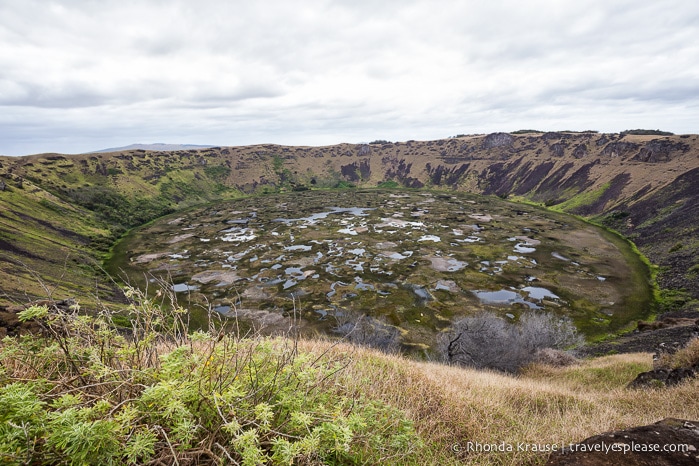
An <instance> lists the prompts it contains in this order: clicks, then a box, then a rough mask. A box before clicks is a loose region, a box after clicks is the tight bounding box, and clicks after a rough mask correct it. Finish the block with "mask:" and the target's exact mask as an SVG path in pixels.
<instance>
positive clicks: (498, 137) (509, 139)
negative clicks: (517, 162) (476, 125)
mask: <svg viewBox="0 0 699 466" xmlns="http://www.w3.org/2000/svg"><path fill="white" fill-rule="evenodd" d="M514 140H515V138H514V136H512V135H511V134H508V133H491V134H489V135H487V136H486V137H485V139H483V149H493V148H496V147H509V146H511V145H512V143H513V142H514Z"/></svg>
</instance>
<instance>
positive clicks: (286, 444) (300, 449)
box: [0, 289, 420, 465]
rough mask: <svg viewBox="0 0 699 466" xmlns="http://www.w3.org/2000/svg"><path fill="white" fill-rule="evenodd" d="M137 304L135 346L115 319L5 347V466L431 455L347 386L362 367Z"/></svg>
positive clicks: (68, 318) (47, 314)
mask: <svg viewBox="0 0 699 466" xmlns="http://www.w3.org/2000/svg"><path fill="white" fill-rule="evenodd" d="M126 294H127V296H129V297H130V298H131V299H132V300H133V302H132V304H131V308H130V314H129V319H130V322H131V329H130V332H129V333H128V335H127V336H124V335H123V331H122V332H118V331H117V330H116V327H115V326H114V324H113V323H112V320H111V316H110V313H108V312H106V311H105V312H102V313H100V314H99V315H98V316H95V317H87V316H80V315H78V314H77V313H75V312H67V311H63V310H61V309H58V308H53V309H48V308H46V307H31V308H29V309H27V310H26V311H24V312H23V313H22V314H21V318H22V319H23V320H34V321H37V322H38V323H39V324H40V325H41V326H42V328H43V332H42V336H40V335H34V336H26V337H22V338H6V339H5V340H3V341H2V344H1V345H0V463H3V464H28V463H31V464H37V465H40V464H57V463H59V464H75V465H78V464H79V465H83V464H105V465H110V464H143V463H147V462H160V463H166V464H172V463H177V462H179V461H183V460H187V461H189V462H195V463H197V464H221V463H227V462H230V463H237V464H244V465H258V464H309V463H314V464H315V463H318V462H322V463H324V464H327V463H329V464H338V463H340V464H359V463H361V464H379V463H381V462H382V459H384V458H388V457H391V458H393V459H396V458H397V459H400V458H403V459H407V458H408V457H409V456H410V454H411V452H412V451H414V448H415V447H416V446H419V445H420V439H419V438H418V436H417V434H416V433H415V431H414V429H413V425H412V424H411V423H410V422H409V421H408V420H407V419H406V417H405V415H404V414H403V413H401V412H398V411H397V410H395V409H392V408H391V407H390V406H388V405H386V404H384V403H381V402H378V401H375V400H369V399H367V398H366V397H364V396H362V395H359V394H356V393H354V392H352V393H350V392H348V391H345V390H344V389H343V388H342V386H341V385H339V384H338V383H337V380H338V379H337V377H338V374H339V373H341V371H342V369H343V368H344V367H346V366H347V365H348V364H349V361H348V360H345V359H343V358H340V359H339V360H338V359H331V358H324V357H317V356H314V355H311V354H308V353H302V352H299V351H298V349H297V345H296V342H295V340H294V339H293V338H281V337H279V338H263V337H261V336H258V335H256V336H253V337H248V338H238V337H236V336H235V334H233V333H225V332H224V331H223V330H221V329H217V327H216V326H213V325H212V326H211V327H210V329H209V331H207V332H201V331H199V332H196V333H193V334H189V333H187V330H186V325H185V319H186V311H184V310H183V309H181V308H179V307H177V306H176V305H173V302H167V301H156V300H153V299H148V298H146V297H145V296H144V295H143V294H142V293H140V292H139V291H137V290H134V289H128V290H127V293H126ZM166 295H167V293H166ZM172 298H173V299H174V297H172ZM160 299H162V298H160Z"/></svg>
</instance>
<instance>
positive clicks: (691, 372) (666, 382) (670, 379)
mask: <svg viewBox="0 0 699 466" xmlns="http://www.w3.org/2000/svg"><path fill="white" fill-rule="evenodd" d="M696 370H699V367H698V368H696ZM696 370H695V369H693V368H684V367H679V368H676V369H672V370H669V369H653V370H652V371H648V372H641V373H640V374H638V376H636V378H635V379H634V380H633V381H632V382H631V383H630V384H629V385H628V386H627V388H663V387H672V386H674V385H677V384H679V383H681V382H684V381H685V380H689V379H691V378H694V377H695V376H696Z"/></svg>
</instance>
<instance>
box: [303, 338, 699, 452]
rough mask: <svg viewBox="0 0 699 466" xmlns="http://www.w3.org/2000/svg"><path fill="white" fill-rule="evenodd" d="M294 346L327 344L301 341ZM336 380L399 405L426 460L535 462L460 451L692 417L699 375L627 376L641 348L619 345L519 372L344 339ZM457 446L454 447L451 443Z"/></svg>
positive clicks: (641, 362)
mask: <svg viewBox="0 0 699 466" xmlns="http://www.w3.org/2000/svg"><path fill="white" fill-rule="evenodd" d="M300 349H301V350H302V351H311V352H323V351H328V343H321V342H318V341H304V342H302V344H300ZM329 351H330V352H337V353H341V354H345V355H351V358H352V360H353V363H352V364H351V365H350V366H348V368H347V369H346V370H345V371H344V372H343V373H342V376H341V378H340V380H338V383H342V384H343V385H344V386H345V388H347V389H348V390H354V391H357V392H363V393H365V394H367V396H369V397H371V398H377V399H380V400H383V401H386V402H388V403H390V404H391V405H393V406H395V407H397V408H398V409H400V410H402V411H404V412H406V413H408V417H409V418H410V419H412V420H413V421H414V422H415V426H416V429H417V431H418V432H419V433H420V434H421V435H422V436H423V438H424V439H425V441H426V444H427V445H431V450H430V451H429V452H426V456H425V458H424V459H425V461H426V463H425V464H430V462H431V463H432V464H449V463H453V464H511V465H522V464H541V463H542V462H545V458H546V455H545V454H541V453H534V452H518V451H514V452H509V453H508V452H505V453H500V452H490V453H488V452H480V453H479V452H470V453H469V452H466V451H465V450H466V445H467V442H477V443H481V444H493V443H496V444H500V443H502V442H504V443H505V444H510V445H513V446H515V450H516V446H517V444H520V443H524V444H530V445H531V444H539V445H544V444H558V445H560V444H568V443H574V442H578V441H581V440H583V439H585V438H587V437H590V436H592V435H595V434H599V433H602V432H605V431H610V430H616V429H621V428H626V427H629V426H635V425H643V424H648V423H652V422H655V421H658V420H660V419H663V418H665V417H678V418H684V419H693V420H696V419H699V381H697V380H693V381H690V382H687V383H684V384H682V385H679V386H677V387H673V388H667V389H662V390H644V391H636V390H629V389H626V388H625V387H626V385H627V384H628V383H629V382H630V381H631V380H633V378H634V377H635V375H637V374H638V373H639V372H641V371H645V370H650V369H651V368H652V357H651V355H650V354H641V353H638V354H623V355H614V356H607V357H603V358H598V359H592V360H587V361H583V362H582V363H581V364H579V365H576V366H570V367H562V368H553V367H547V366H530V367H529V368H528V369H527V370H526V371H524V373H522V374H521V375H519V376H510V375H504V374H501V373H495V372H489V371H477V370H472V369H464V368H458V367H450V366H445V365H440V364H435V363H429V362H416V361H411V360H407V359H405V358H403V357H401V356H398V355H386V354H381V353H378V352H376V351H373V350H370V349H366V348H360V347H355V346H350V345H335V346H334V347H332V348H331V349H330V350H329ZM455 450H457V451H455Z"/></svg>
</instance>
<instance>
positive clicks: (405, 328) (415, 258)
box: [112, 190, 648, 348]
mask: <svg viewBox="0 0 699 466" xmlns="http://www.w3.org/2000/svg"><path fill="white" fill-rule="evenodd" d="M609 236H610V235H609V234H608V233H607V232H604V231H603V230H600V229H598V228H596V227H594V226H592V225H589V224H586V223H584V222H581V221H579V220H577V219H575V218H572V217H568V216H565V215H563V214H557V213H552V212H548V211H545V210H543V209H540V208H537V207H534V206H528V205H520V204H513V203H509V202H505V201H503V200H501V199H499V198H495V197H481V196H476V195H466V194H452V193H449V194H445V193H439V192H428V191H400V190H351V191H350V190H348V191H308V192H301V193H294V194H288V195H276V196H264V197H255V198H246V199H240V200H236V201H232V202H226V203H223V204H218V205H215V206H209V207H206V208H200V209H197V210H192V211H189V212H185V213H179V214H178V215H177V216H170V217H166V218H163V219H160V220H159V221H157V222H155V223H153V224H151V225H148V226H147V227H144V228H141V229H138V230H136V231H134V232H133V233H132V234H131V235H130V236H128V237H127V238H126V239H125V240H124V241H122V243H120V244H119V245H118V247H117V248H116V249H115V258H114V263H113V264H112V270H116V269H119V270H122V271H123V272H125V273H126V274H127V275H128V276H129V277H132V281H133V279H137V277H142V276H149V277H152V278H151V280H153V279H165V280H167V281H168V282H169V283H173V284H174V291H175V292H177V293H178V294H179V295H180V296H181V297H182V300H185V299H189V300H191V301H193V302H194V303H201V304H204V303H208V305H210V306H211V307H212V308H213V309H216V310H218V311H219V312H221V313H222V314H225V315H226V316H237V317H239V318H244V319H249V320H251V321H257V322H258V323H264V324H265V325H266V326H268V327H269V328H272V329H273V328H275V326H276V327H278V328H284V327H285V326H286V327H288V324H289V319H291V318H293V317H294V316H293V315H292V314H294V309H295V310H296V317H299V316H300V317H301V319H302V320H301V321H302V323H303V328H304V329H306V330H307V331H321V332H327V333H331V334H332V333H333V332H334V331H336V329H338V328H341V327H343V326H345V327H346V326H347V324H348V323H349V322H351V321H352V320H353V319H357V318H358V317H360V316H367V315H368V316H371V317H372V318H375V319H379V320H381V321H382V323H384V324H386V325H389V326H393V327H395V328H397V329H398V330H399V331H400V335H401V336H400V339H401V343H402V344H403V345H404V346H406V347H414V348H428V347H430V346H432V345H433V342H434V336H435V334H436V333H437V332H439V331H441V330H443V329H444V328H446V327H448V326H449V325H450V323H451V322H452V321H453V320H454V319H457V318H459V317H461V316H466V315H469V314H473V313H476V312H478V311H480V310H483V309H488V310H490V311H495V312H499V313H500V314H501V315H503V316H506V318H510V319H517V318H518V317H519V315H521V313H524V312H531V311H534V310H542V311H546V312H554V313H557V314H560V315H568V316H570V317H571V318H573V320H574V321H575V322H576V324H577V325H578V327H579V328H580V329H581V330H582V331H583V332H584V333H586V334H587V335H588V336H594V335H599V334H604V333H607V332H609V331H613V330H616V329H619V328H621V327H623V326H624V325H626V324H628V323H629V322H630V321H631V320H633V319H637V318H639V317H642V316H643V315H644V314H645V313H646V312H647V303H646V307H643V306H638V305H636V304H635V305H633V306H630V305H629V303H630V302H634V303H638V302H639V299H640V298H639V297H638V296H639V294H640V295H643V296H645V295H646V294H647V293H648V290H647V289H639V287H640V288H643V287H642V286H640V285H633V280H631V279H630V277H632V276H633V275H634V273H637V272H638V271H635V272H634V270H633V268H634V267H638V265H637V264H631V263H629V262H628V251H626V253H627V254H624V251H622V250H621V249H623V247H624V245H623V243H621V245H620V244H619V242H617V243H616V244H615V242H614V241H613V240H612V239H610V238H609ZM620 248H621V249H620ZM646 287H647V284H646ZM641 301H642V299H641Z"/></svg>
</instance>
